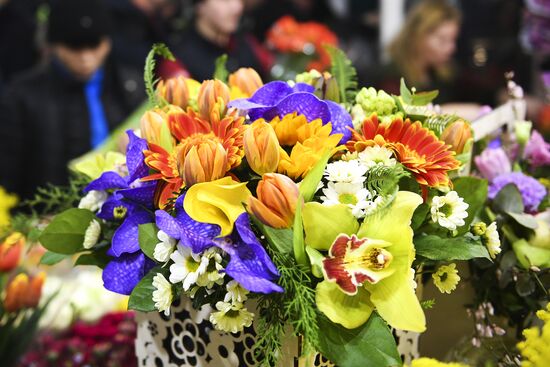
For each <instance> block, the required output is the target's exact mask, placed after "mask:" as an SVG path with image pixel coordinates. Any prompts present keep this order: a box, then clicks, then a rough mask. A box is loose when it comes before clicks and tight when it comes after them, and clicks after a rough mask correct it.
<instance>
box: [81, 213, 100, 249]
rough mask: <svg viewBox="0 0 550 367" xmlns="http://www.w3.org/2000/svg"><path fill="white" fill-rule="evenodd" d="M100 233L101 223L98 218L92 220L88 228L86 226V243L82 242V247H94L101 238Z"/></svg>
mask: <svg viewBox="0 0 550 367" xmlns="http://www.w3.org/2000/svg"><path fill="white" fill-rule="evenodd" d="M100 234H101V225H100V224H99V222H98V221H97V220H95V219H92V221H91V222H90V224H89V225H88V228H86V232H85V233H84V243H83V244H82V247H84V248H85V249H91V248H92V247H94V246H95V244H96V243H97V240H98V239H99V235H100Z"/></svg>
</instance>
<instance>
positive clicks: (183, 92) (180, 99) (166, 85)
mask: <svg viewBox="0 0 550 367" xmlns="http://www.w3.org/2000/svg"><path fill="white" fill-rule="evenodd" d="M156 93H157V95H158V96H159V97H161V98H164V99H165V100H166V102H168V103H170V104H173V105H175V106H179V107H181V108H183V109H186V108H187V105H188V102H189V89H188V88H187V83H186V81H185V77H183V76H178V77H176V78H170V79H167V80H161V81H160V82H159V83H158V84H157V89H156Z"/></svg>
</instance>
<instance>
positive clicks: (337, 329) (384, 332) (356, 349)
mask: <svg viewBox="0 0 550 367" xmlns="http://www.w3.org/2000/svg"><path fill="white" fill-rule="evenodd" d="M319 319H320V320H319V323H320V329H321V330H323V332H322V333H320V334H319V338H320V344H321V345H320V347H321V352H322V354H323V355H324V356H325V357H327V358H328V359H329V360H331V361H332V362H334V363H335V364H336V365H338V366H345V367H393V366H401V365H402V362H401V357H400V356H399V353H398V351H397V346H396V345H395V339H394V337H393V335H392V333H391V331H390V329H389V328H388V326H387V325H386V323H385V322H384V320H382V318H381V317H380V316H378V314H376V313H375V312H373V313H372V315H371V317H370V319H369V321H368V322H366V323H365V324H364V325H363V326H361V327H358V328H356V329H351V330H350V329H346V328H344V327H343V326H340V325H337V324H334V323H332V322H330V321H329V320H328V319H326V318H324V317H322V318H319Z"/></svg>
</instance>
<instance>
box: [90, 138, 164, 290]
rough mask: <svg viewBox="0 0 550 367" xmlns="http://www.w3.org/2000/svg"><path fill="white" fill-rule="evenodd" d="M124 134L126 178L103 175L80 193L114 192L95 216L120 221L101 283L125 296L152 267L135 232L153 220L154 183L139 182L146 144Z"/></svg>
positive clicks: (152, 263) (144, 166) (153, 263)
mask: <svg viewBox="0 0 550 367" xmlns="http://www.w3.org/2000/svg"><path fill="white" fill-rule="evenodd" d="M127 134H128V137H129V138H130V142H129V144H128V149H127V151H126V165H127V167H128V176H124V177H122V176H120V175H119V174H118V173H116V172H112V171H110V172H104V173H103V174H102V175H101V176H100V177H99V178H98V179H96V180H94V181H92V182H91V183H90V184H89V185H88V186H87V187H86V188H85V189H84V192H88V191H91V190H113V189H114V191H113V193H112V194H111V196H109V198H108V199H107V200H106V201H105V203H104V204H103V206H102V207H101V210H100V211H99V213H98V214H97V216H98V217H99V218H102V219H105V220H108V221H114V220H123V221H122V223H121V225H120V226H119V227H118V228H117V230H116V231H115V233H114V235H113V239H112V243H111V248H110V249H109V251H108V252H107V254H108V255H109V256H112V257H113V259H112V260H111V262H109V263H108V264H107V266H106V267H105V269H104V270H103V283H104V286H105V288H107V289H108V290H110V291H113V292H116V293H120V294H127V295H128V294H130V293H132V290H133V289H134V287H135V286H136V285H137V283H139V281H140V280H141V278H143V277H144V276H145V274H147V272H148V271H149V270H150V269H151V268H152V267H153V266H154V265H155V262H154V261H152V260H150V259H148V258H147V257H146V256H145V255H144V254H143V252H142V251H141V249H140V247H139V238H138V230H139V225H140V224H145V223H152V222H153V220H154V216H153V213H152V209H153V207H152V205H153V197H154V193H155V187H156V182H142V181H141V178H142V177H145V176H146V175H147V174H148V173H149V168H148V167H147V166H146V165H145V163H144V156H143V150H145V149H148V146H147V141H146V140H144V139H141V138H138V137H137V136H136V135H135V134H134V133H133V132H132V131H131V130H129V131H128V132H127Z"/></svg>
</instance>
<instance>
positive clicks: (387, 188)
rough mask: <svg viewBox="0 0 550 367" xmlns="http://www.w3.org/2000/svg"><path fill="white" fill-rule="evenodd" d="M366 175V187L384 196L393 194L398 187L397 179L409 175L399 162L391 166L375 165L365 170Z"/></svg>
mask: <svg viewBox="0 0 550 367" xmlns="http://www.w3.org/2000/svg"><path fill="white" fill-rule="evenodd" d="M366 176H367V180H366V186H367V189H369V191H371V192H375V193H378V195H380V196H386V195H391V194H393V193H394V192H395V191H396V189H397V188H398V185H399V180H401V178H403V177H406V176H409V173H408V172H407V171H405V169H403V166H402V165H400V164H396V165H395V166H392V167H390V166H384V165H376V166H374V167H372V168H371V169H369V170H368V171H367V174H366Z"/></svg>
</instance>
